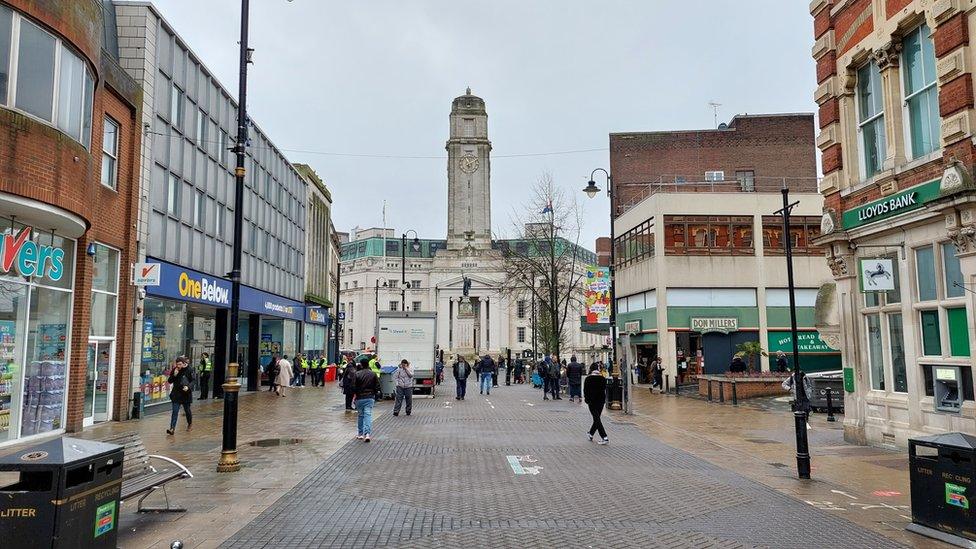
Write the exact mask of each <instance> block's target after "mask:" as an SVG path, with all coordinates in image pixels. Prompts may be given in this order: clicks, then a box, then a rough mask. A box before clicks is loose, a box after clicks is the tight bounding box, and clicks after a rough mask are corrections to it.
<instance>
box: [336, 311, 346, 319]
mask: <svg viewBox="0 0 976 549" xmlns="http://www.w3.org/2000/svg"><path fill="white" fill-rule="evenodd" d="M336 316H337V317H339V320H345V319H346V312H345V311H339V312H338V313H336Z"/></svg>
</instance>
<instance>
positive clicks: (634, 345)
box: [598, 114, 840, 380]
mask: <svg viewBox="0 0 976 549" xmlns="http://www.w3.org/2000/svg"><path fill="white" fill-rule="evenodd" d="M814 147H815V145H814V118H813V115H812V114H772V115H750V116H736V117H735V118H733V119H732V121H731V122H730V123H729V124H727V125H726V124H723V125H722V126H720V127H719V128H716V129H711V130H695V131H662V132H651V133H615V134H611V135H610V166H611V173H613V181H614V189H615V192H616V193H617V197H618V212H617V213H618V215H617V216H616V218H615V220H614V231H615V241H614V250H615V253H614V267H615V279H614V280H615V282H614V283H615V285H616V299H617V309H616V310H617V317H616V318H617V328H618V332H619V333H620V334H621V344H622V346H623V352H622V354H621V355H620V356H622V357H627V358H628V362H629V363H630V364H633V363H634V361H635V360H638V361H641V362H643V363H645V364H649V363H650V362H651V361H652V360H653V359H654V358H655V357H661V359H662V364H663V366H664V368H665V371H666V372H667V374H668V375H669V376H670V378H671V379H674V377H675V376H676V375H678V376H679V377H680V378H681V379H684V380H690V379H691V376H693V375H696V374H717V373H723V372H726V371H727V370H728V368H729V364H730V362H731V358H732V355H733V354H734V353H736V352H737V347H738V345H740V344H742V343H746V342H756V341H758V342H759V343H760V344H761V346H762V347H763V348H764V349H766V350H769V351H774V350H792V339H791V336H790V333H789V330H790V316H789V307H788V305H789V293H788V291H787V279H786V262H785V261H784V257H783V249H784V248H783V245H784V242H785V238H784V232H783V225H782V220H781V218H780V217H779V216H776V215H775V213H774V212H776V211H777V210H778V209H780V208H781V207H782V194H781V192H780V189H782V187H783V186H784V185H787V186H789V188H790V190H791V193H790V198H791V200H795V201H798V202H799V205H798V206H797V207H796V209H795V210H794V211H793V225H792V227H791V229H790V234H789V238H790V240H791V241H792V243H793V249H794V260H793V264H794V270H795V275H796V276H795V283H796V288H797V291H796V298H797V306H798V320H799V326H798V328H799V330H800V342H799V343H800V352H801V363H802V364H803V366H804V368H806V369H808V370H828V369H839V368H840V355H839V353H838V352H837V351H836V350H832V349H828V348H825V346H824V344H823V342H822V341H820V339H819V337H818V336H817V331H816V324H817V323H816V316H817V315H816V310H817V297H818V294H819V290H820V287H821V285H823V284H824V283H828V282H830V270H829V269H828V268H827V267H826V266H825V265H824V264H823V259H822V255H823V250H822V249H821V248H819V247H818V246H816V245H814V244H813V242H812V240H813V239H814V238H815V237H816V236H818V235H819V231H820V218H819V214H820V212H821V211H822V209H823V199H822V197H821V196H820V195H819V193H818V192H817V166H816V157H815V154H816V150H815V148H814ZM598 250H599V243H598ZM759 362H761V363H762V364H759V363H757V364H754V367H755V368H756V369H759V368H762V369H764V370H765V369H769V366H770V364H769V362H768V361H766V360H764V359H760V361H759Z"/></svg>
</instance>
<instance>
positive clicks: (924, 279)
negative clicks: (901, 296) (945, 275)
mask: <svg viewBox="0 0 976 549" xmlns="http://www.w3.org/2000/svg"><path fill="white" fill-rule="evenodd" d="M915 280H916V283H917V286H918V300H919V301H933V300H935V299H937V298H938V293H937V291H936V280H937V279H936V276H935V255H934V251H933V249H932V246H924V247H922V248H916V249H915Z"/></svg>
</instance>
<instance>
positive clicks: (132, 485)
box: [102, 433, 193, 513]
mask: <svg viewBox="0 0 976 549" xmlns="http://www.w3.org/2000/svg"><path fill="white" fill-rule="evenodd" d="M102 442H106V443H109V444H117V445H119V446H122V447H123V448H124V449H125V457H124V459H123V461H122V497H121V499H122V501H123V502H124V501H126V500H128V499H130V498H133V497H135V496H139V495H141V496H142V497H140V498H139V501H138V511H139V512H140V513H146V512H172V513H182V512H184V511H186V509H183V508H180V507H172V506H170V504H169V494H167V493H166V484H168V483H170V482H172V481H174V480H179V479H182V478H193V474H192V473H190V470H189V469H187V468H186V467H184V466H183V464H181V463H179V462H178V461H176V460H174V459H170V458H168V457H165V456H157V455H152V454H150V453H149V452H147V451H146V446H145V445H144V444H143V443H142V437H140V436H139V434H138V433H124V434H120V435H115V436H113V437H110V438H107V439H104V440H102ZM150 460H160V461H163V462H166V463H168V464H169V465H170V466H168V467H166V468H165V469H162V470H160V469H156V467H154V466H152V465H150V463H149V462H150ZM159 488H162V489H163V496H164V497H165V498H166V507H143V506H142V501H143V500H144V499H146V498H147V497H149V496H150V495H152V494H153V493H154V492H155V491H156V490H157V489H159Z"/></svg>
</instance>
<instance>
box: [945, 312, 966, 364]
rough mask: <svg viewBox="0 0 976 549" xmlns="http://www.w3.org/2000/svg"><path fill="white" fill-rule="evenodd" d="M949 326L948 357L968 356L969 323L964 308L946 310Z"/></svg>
mask: <svg viewBox="0 0 976 549" xmlns="http://www.w3.org/2000/svg"><path fill="white" fill-rule="evenodd" d="M946 320H947V322H948V324H949V356H969V321H968V319H967V317H966V308H965V307H953V308H951V309H946Z"/></svg>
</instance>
